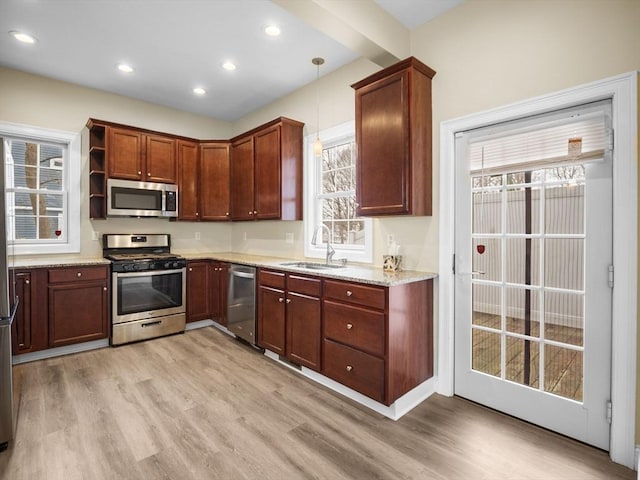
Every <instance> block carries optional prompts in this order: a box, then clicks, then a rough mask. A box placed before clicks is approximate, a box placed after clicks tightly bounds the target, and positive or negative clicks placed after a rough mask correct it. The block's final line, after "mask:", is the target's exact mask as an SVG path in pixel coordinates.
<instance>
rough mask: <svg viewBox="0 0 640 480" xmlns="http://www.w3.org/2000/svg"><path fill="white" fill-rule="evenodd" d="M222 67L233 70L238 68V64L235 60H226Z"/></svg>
mask: <svg viewBox="0 0 640 480" xmlns="http://www.w3.org/2000/svg"><path fill="white" fill-rule="evenodd" d="M222 68H224V69H225V70H229V71H232V70H235V69H236V65H235V64H234V63H233V62H229V61H226V62H224V63H223V64H222Z"/></svg>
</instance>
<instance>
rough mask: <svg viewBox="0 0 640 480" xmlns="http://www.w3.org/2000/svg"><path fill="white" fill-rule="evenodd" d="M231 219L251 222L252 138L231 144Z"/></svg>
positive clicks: (252, 214) (252, 184)
mask: <svg viewBox="0 0 640 480" xmlns="http://www.w3.org/2000/svg"><path fill="white" fill-rule="evenodd" d="M230 171H231V219H232V220H253V218H254V213H253V211H254V208H253V195H254V183H253V181H254V180H253V175H254V169H253V136H252V135H251V136H248V137H244V138H241V139H238V140H236V141H234V142H233V143H232V144H231V169H230Z"/></svg>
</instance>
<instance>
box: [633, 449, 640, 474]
mask: <svg viewBox="0 0 640 480" xmlns="http://www.w3.org/2000/svg"><path fill="white" fill-rule="evenodd" d="M633 464H634V465H635V466H636V471H637V472H638V480H640V445H636V457H635V461H634V462H633Z"/></svg>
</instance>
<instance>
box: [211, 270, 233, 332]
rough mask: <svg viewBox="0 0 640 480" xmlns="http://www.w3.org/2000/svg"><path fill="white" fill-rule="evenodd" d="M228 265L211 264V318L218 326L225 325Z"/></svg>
mask: <svg viewBox="0 0 640 480" xmlns="http://www.w3.org/2000/svg"><path fill="white" fill-rule="evenodd" d="M228 275H229V264H228V263H222V262H214V263H212V266H211V270H210V278H211V316H212V317H213V319H214V320H215V321H216V322H218V323H219V324H220V325H226V324H227V289H228V284H229V282H228V278H227V276H228Z"/></svg>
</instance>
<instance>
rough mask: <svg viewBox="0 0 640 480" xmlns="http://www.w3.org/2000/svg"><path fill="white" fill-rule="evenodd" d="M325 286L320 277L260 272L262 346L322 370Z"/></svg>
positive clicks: (259, 294) (259, 295) (260, 338)
mask: <svg viewBox="0 0 640 480" xmlns="http://www.w3.org/2000/svg"><path fill="white" fill-rule="evenodd" d="M321 286H322V282H321V280H320V279H319V278H315V277H308V276H303V275H295V274H291V273H287V274H285V273H283V272H275V271H270V270H260V271H259V273H258V345H259V346H261V347H263V348H266V349H268V350H271V351H272V352H274V353H277V354H278V355H282V356H284V357H286V358H287V359H289V360H290V361H291V362H293V363H295V364H297V365H303V366H305V367H307V368H310V369H313V370H318V371H319V370H320V369H321V368H322V363H321V362H322V357H321V352H322V345H321V341H322V339H321V332H322V316H321V300H320V293H321Z"/></svg>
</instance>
